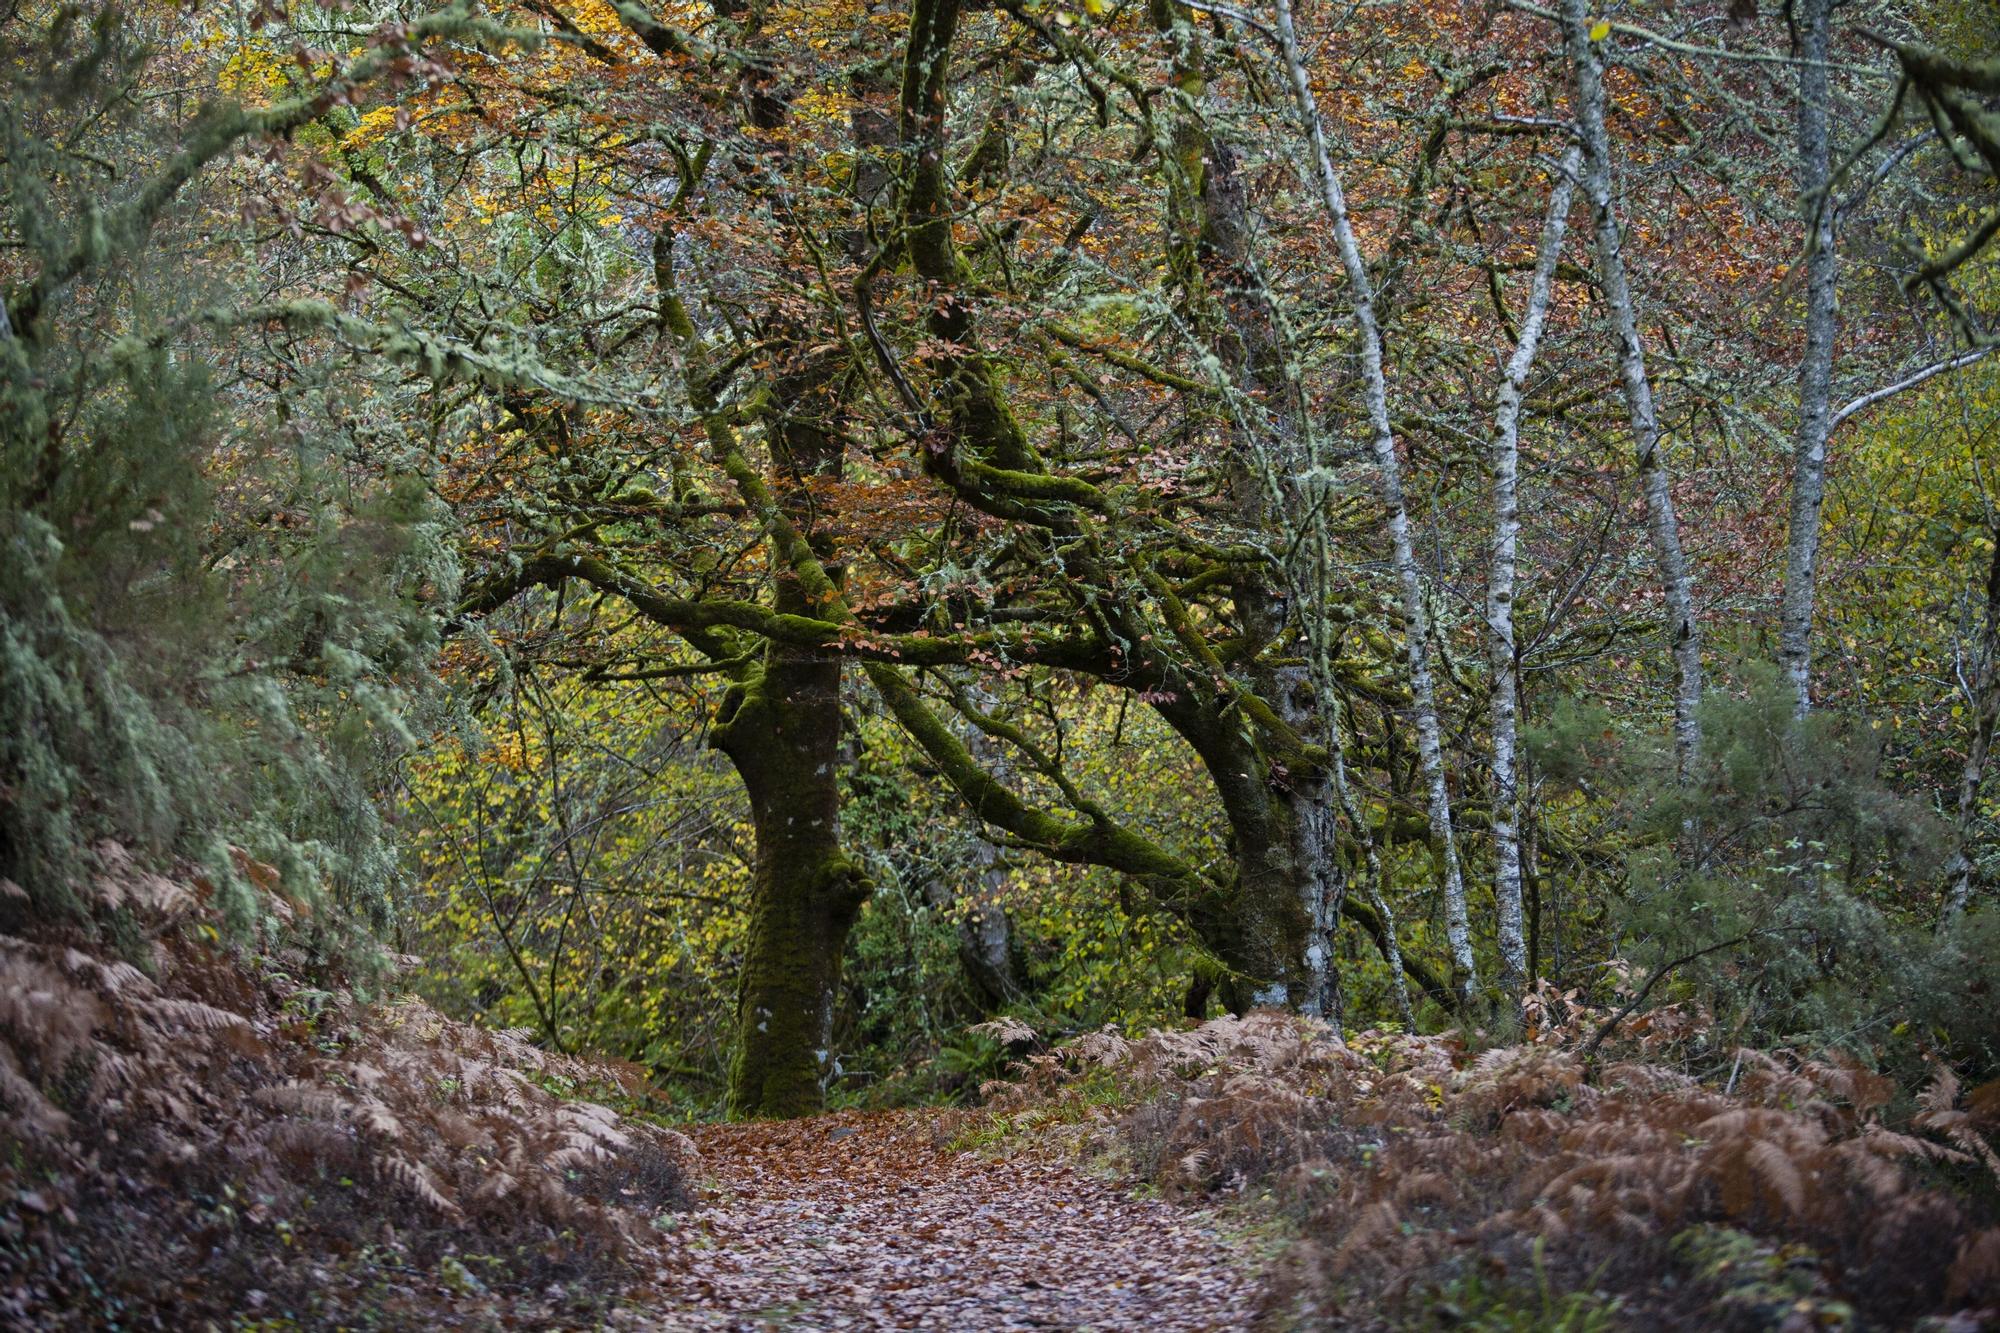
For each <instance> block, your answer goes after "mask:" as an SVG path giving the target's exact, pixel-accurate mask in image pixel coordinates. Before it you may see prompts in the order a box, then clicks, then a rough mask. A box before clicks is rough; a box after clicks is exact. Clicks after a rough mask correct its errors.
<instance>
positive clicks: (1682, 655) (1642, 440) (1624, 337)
mask: <svg viewBox="0 0 2000 1333" xmlns="http://www.w3.org/2000/svg"><path fill="white" fill-rule="evenodd" d="M1562 30H1563V42H1564V45H1565V46H1566V47H1567V49H1568V53H1569V64H1570V75H1571V79H1572V81H1573V85H1574V91H1575V94H1576V106H1575V114H1576V123H1577V129H1578V131H1579V133H1580V134H1581V135H1582V138H1583V150H1584V153H1583V162H1584V167H1583V191H1584V196H1585V198H1587V199H1588V200H1589V201H1590V211H1591V229H1592V238H1593V242H1594V245H1595V248H1596V251H1597V268H1598V275H1597V276H1598V280H1599V282H1601V283H1602V284H1603V288H1604V296H1603V300H1604V306H1605V318H1606V321H1607V322H1608V323H1609V324H1610V326H1611V332H1612V335H1613V338H1614V340H1615V341H1616V343H1617V352H1618V380H1619V385H1620V387H1621V389H1622V390H1623V392H1624V396H1625V412H1626V416H1627V418H1628V420H1629V421H1630V424H1631V430H1632V446H1633V448H1634V450H1635V451H1636V453H1637V461H1638V472H1639V486H1640V490H1641V491H1642V492H1643V493H1644V495H1645V500H1646V535H1647V538H1648V539H1649V541H1650V542H1651V544H1652V548H1653V562H1654V565H1655V568H1656V569H1657V570H1658V577H1659V580H1660V591H1661V593H1662V595H1663V597H1664V598H1665V601H1666V610H1667V633H1668V639H1669V642H1670V643H1671V645H1672V649H1673V657H1674V758H1675V761H1676V767H1677V768H1678V770H1679V772H1680V774H1681V777H1682V778H1683V779H1685V778H1686V777H1687V776H1688V774H1689V773H1690V771H1691V770H1692V769H1693V767H1694V762H1695V757H1696V755H1697V754H1698V753H1699V752H1700V749H1701V719H1700V717H1699V716H1698V714H1697V709H1698V707H1699V705H1700V703H1701V627H1700V624H1699V623H1698V622H1697V620H1696V618H1695V605H1694V576H1693V574H1692V573H1691V572H1690V570H1689V567H1688V560H1687V553H1686V552H1685V551H1684V550H1683V549H1682V548H1681V529H1680V520H1679V518H1678V517H1677V516H1676V515H1675V513H1674V494H1673V485H1672V478H1671V476H1670V475H1669V473H1668V471H1667V461H1666V457H1665V454H1664V453H1663V451H1662V449H1661V443H1660V424H1659V416H1658V414H1657V412H1655V410H1654V407H1653V386H1652V381H1651V380H1650V379H1649V378H1648V377H1647V373H1646V346H1645V343H1644V341H1643V340H1642V339H1641V338H1640V336H1639V315H1638V310H1637V307H1636V306H1635V304H1634V302H1633V298H1632V288H1631V285H1630V283H1629V281H1628V280H1627V278H1626V273H1625V254H1624V246H1623V242H1622V240H1621V238H1620V236H1619V229H1618V214H1617V209H1616V207H1615V203H1614V194H1613V189H1612V153H1611V134H1610V131H1609V130H1608V129H1607V128H1606V127H1605V109H1604V108H1605V96H1604V68H1603V64H1602V62H1601V61H1600V60H1599V58H1598V52H1597V41H1598V40H1601V39H1602V38H1603V37H1604V36H1605V35H1606V33H1607V32H1608V27H1598V28H1593V27H1592V24H1591V19H1590V10H1589V6H1588V4H1587V3H1586V0H1563V6H1562ZM1594 37H1595V40H1594Z"/></svg>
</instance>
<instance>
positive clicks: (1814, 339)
mask: <svg viewBox="0 0 2000 1333" xmlns="http://www.w3.org/2000/svg"><path fill="white" fill-rule="evenodd" d="M1832 10H1833V4H1832V0H1799V3H1798V5H1797V6H1796V7H1795V8H1794V9H1793V11H1792V17H1793V20H1794V21H1795V22H1796V23H1797V24H1798V27H1799V110H1798V133H1799V201H1800V203H1799V211H1800V216H1801V219H1802V221H1803V222H1804V224H1805V236H1806V258H1805V264H1806V346H1805V356H1804V358H1803V359H1802V360H1801V361H1800V362H1799V421H1798V430H1797V432H1796V434H1795V436H1794V439H1793V443H1792V513H1791V524H1790V527H1789V529H1788V532H1787V535H1786V541H1785V596H1784V605H1783V608H1782V610H1781V612H1780V615H1779V624H1778V665H1779V666H1780V667H1781V668H1782V669H1783V671H1784V673H1785V678H1786V680H1787V681H1789V682H1790V684H1791V687H1792V692H1793V695H1794V697H1795V699H1796V701H1797V708H1798V711H1799V713H1801V714H1804V713H1805V711H1806V710H1807V709H1808V708H1810V707H1811V706H1812V688H1811V687H1812V681H1811V673H1812V622H1813V596H1814V593H1815V592H1816V590H1817V583H1818V569H1817V562H1818V558H1819V515H1820V506H1821V504H1822V503H1823V501H1824V500H1825V498H1826V441H1827V434H1828V431H1829V429H1830V424H1829V423H1830V421H1831V417H1832V411H1833V401H1832V400H1833V343H1834V335H1835V333H1836V332H1837V329H1838V323H1837V322H1838V316H1837V312H1836V310H1835V306H1834V297H1835V279H1836V276H1837V273H1838V266H1839V256H1838V254H1837V252H1836V250H1835V248H1834V245H1835V242H1834V234H1833V212H1834V207H1833V199H1832V197H1831V195H1830V194H1829V192H1828V188H1827V186H1828V182H1829V181H1830V180H1831V179H1832V172H1833V150H1832V136H1831V133H1830V131H1829V128H1828V123H1827V122H1828V112H1829V109H1830V103H1831V96H1830V92H1829V89H1828V80H1827V68H1826V52H1827V36H1828V29H1829V28H1830V27H1831V26H1832V23H1831V17H1832Z"/></svg>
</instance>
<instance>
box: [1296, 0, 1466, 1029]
mask: <svg viewBox="0 0 2000 1333" xmlns="http://www.w3.org/2000/svg"><path fill="white" fill-rule="evenodd" d="M1277 20H1278V39H1279V45H1280V48H1281V50H1282V52H1283V56H1284V61H1285V67H1286V71H1287V73H1288V74H1289V76H1290V79H1291V86H1292V97H1293V100H1294V101H1295V103H1296V104H1297V107H1298V112H1299V120H1300V123H1301V124H1302V126H1303V127H1304V130H1305V133H1306V138H1307V140H1308V142H1309V143H1310V144H1311V146H1312V155H1313V160H1312V166H1313V168H1314V170H1315V173H1316V176H1317V184H1318V187H1319V197H1320V203H1321V205H1322V206H1323V207H1324V209H1325V211H1326V215H1327V220H1328V222H1329V223H1330V224H1331V225H1332V228H1333V234H1334V242H1335V244H1336V245H1337V246H1338V247H1339V250H1340V263H1341V268H1342V269H1343V270H1344V271H1345V272H1346V274H1347V285H1348V290H1349V295H1350V298H1351V299H1352V301H1353V303H1354V323H1355V327H1356V331H1357V333H1358V334H1359V340H1360V344H1361V387H1362V396H1363V399H1364V401H1365V402H1366V404H1367V409H1368V424H1369V430H1370V433H1371V437H1372V438H1371V441H1370V443H1371V446H1372V448H1373V451H1374V455H1375V467H1376V475H1377V481H1378V484H1379V486H1380V490H1381V495H1382V504H1383V507H1384V508H1385V509H1386V510H1387V511H1388V519H1389V541H1390V545H1391V553H1392V558H1393V559H1394V561H1395V566H1396V578H1397V582H1398V583H1399V584H1400V585H1401V588H1402V597H1403V613H1404V618H1405V622H1406V624H1405V634H1406V635H1407V639H1406V648H1405V651H1406V655H1407V658H1408V661H1409V666H1410V691H1411V695H1412V697H1413V701H1414V702H1413V711H1414V712H1415V714H1416V719H1415V720H1416V727H1417V755H1418V758H1419V761H1420V763H1421V764H1422V767H1423V775H1424V784H1425V787H1426V788H1427V793H1428V813H1429V818H1430V828H1431V840H1432V842H1433V843H1434V844H1435V846H1436V850H1437V857H1438V861H1439V869H1440V871H1441V877H1442V879H1443V881H1444V903H1445V933H1446V937H1447V939H1448V940H1449V941H1450V944H1451V961H1452V971H1453V978H1452V984H1453V986H1454V988H1455V989H1456V990H1457V992H1458V996H1459V999H1460V1001H1461V1002H1463V1001H1464V1000H1466V999H1467V998H1469V997H1470V996H1471V995H1472V993H1473V992H1474V991H1475V990H1476V989H1477V988H1478V985H1479V976H1478V967H1477V965H1476V963H1475V961H1474V959H1473V955H1472V922H1471V917H1470V914H1469V913H1468V912H1467V910H1466V901H1465V876H1464V872H1463V870H1462V869H1461V867H1460V865H1459V858H1458V843H1457V839H1456V838H1455V837H1454V836H1453V833H1452V820H1451V792H1450V790H1449V788H1448V787H1447V786H1446V783H1445V769H1444V752H1443V747H1442V745H1441V743H1440V741H1439V728H1438V711H1437V690H1436V686H1435V685H1434V683H1433V681H1432V677H1431V663H1430V616H1429V613H1428V610H1427V608H1426V606H1425V601H1424V585H1423V574H1422V571H1420V570H1419V569H1418V567H1417V556H1416V549H1415V546H1414V544H1413V542H1412V541H1411V537H1410V515H1409V509H1408V506H1407V505H1406V504H1405V503H1404V500H1403V469H1402V463H1401V462H1400V461H1399V459H1398V458H1397V455H1396V433H1395V428H1394V426H1393V425H1392V424H1391V422H1390V419H1389V385H1388V376H1387V373H1386V372H1385V371H1384V369H1383V363H1382V330H1381V326H1380V324H1378V323H1377V321H1376V318H1375V295H1374V285H1373V282H1372V281H1371V279H1370V278H1369V276H1368V266H1367V264H1366V263H1365V262H1364V261H1363V260H1362V257H1361V247H1360V244H1359V243H1358V242H1357V241H1356V240H1355V238H1354V227H1353V225H1352V223H1351V222H1350V221H1349V218H1348V213H1347V198H1346V194H1345V192H1344V191H1343V190H1342V188H1341V184H1340V173H1339V172H1338V171H1336V170H1335V169H1334V165H1333V158H1332V155H1331V154H1330V153H1329V152H1328V151H1327V146H1326V128H1325V125H1324V123H1323V122H1322V121H1321V119H1320V114H1319V106H1318V104H1317V103H1316V102H1315V101H1314V99H1313V92H1312V81H1311V79H1310V78H1309V77H1308V76H1307V74H1306V67H1305V58H1304V56H1303V55H1302V54H1301V53H1300V50H1299V39H1298V32H1297V29H1296V28H1295V26H1294V25H1293V22H1292V6H1291V0H1278V5H1277Z"/></svg>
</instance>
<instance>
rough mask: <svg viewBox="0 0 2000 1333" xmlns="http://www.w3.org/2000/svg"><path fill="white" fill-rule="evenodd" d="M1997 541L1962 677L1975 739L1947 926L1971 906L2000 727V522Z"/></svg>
mask: <svg viewBox="0 0 2000 1333" xmlns="http://www.w3.org/2000/svg"><path fill="white" fill-rule="evenodd" d="M1991 536H1992V539H1993V558H1992V563H1991V564H1990V565H1989V567H1988V568H1987V572H1986V605H1985V607H1984V608H1983V610H1984V617H1983V621H1984V623H1979V624H1975V626H1974V628H1973V631H1972V633H1973V636H1974V641H1973V643H1972V644H1971V645H1970V647H1969V649H1968V650H1967V651H1965V652H1964V653H1963V655H1962V659H1961V663H1960V666H1959V678H1960V681H1961V683H1962V686H1963V688H1964V690H1965V693H1966V702H1967V704H1968V706H1969V708H1970V710H1971V713H1972V739H1971V743H1970V744H1968V745H1967V746H1966V751H1965V767H1964V769H1963V770H1961V772H1960V774H1959V780H1958V845H1957V847H1956V849H1955V850H1954V851H1953V853H1952V858H1951V865H1950V867H1949V870H1948V872H1947V873H1948V874H1949V877H1950V884H1951V887H1950V888H1949V889H1948V890H1947V895H1946V898H1945V908H1944V918H1943V921H1942V923H1941V924H1942V925H1943V926H1944V927H1946V928H1949V927H1951V926H1955V925H1957V924H1958V922H1959V921H1960V920H1961V919H1962V918H1963V917H1964V916H1965V911H1966V908H1968V907H1969V906H1971V904H1972V892H1973V889H1974V888H1975V887H1977V885H1978V881H1979V866H1978V863H1977V862H1976V861H1975V860H1974V858H1973V855H1972V851H1973V840H1974V837H1975V836H1976V833H1977V830H1978V825H1979V795H1980V791H1981V789H1982V788H1983V787H1984V786H1985V785H1986V765H1987V761H1988V760H1989V759H1990V758H1991V757H1992V754H1993V735H1994V731H1995V730H1996V727H1997V726H2000V525H1996V526H1995V527H1994V528H1993V530H1992V532H1991Z"/></svg>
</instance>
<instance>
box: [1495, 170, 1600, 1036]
mask: <svg viewBox="0 0 2000 1333" xmlns="http://www.w3.org/2000/svg"><path fill="white" fill-rule="evenodd" d="M1581 164H1582V153H1581V151H1580V150H1578V149H1576V148H1571V149H1570V150H1569V151H1568V152H1566V153H1564V154H1563V158H1562V161H1561V162H1560V163H1558V164H1557V166H1556V178H1555V184H1554V186H1553V187H1552V188H1551V190H1550V192H1549V211H1548V216H1547V218H1546V219H1544V221H1543V223H1542V235H1541V241H1540V244H1539V246H1538V247H1537V249H1536V251H1535V274H1534V278H1533V280H1532V281H1531V282H1530V284H1529V287H1528V308H1527V310H1526V311H1525V312H1524V313H1523V315H1522V317H1521V333H1520V338H1519V340H1518V341H1517V342H1516V343H1515V345H1514V355H1513V356H1512V357H1510V358H1509V359H1508V361H1507V369H1506V371H1505V373H1503V374H1502V375H1501V377H1500V392H1499V407H1498V409H1497V410H1496V411H1495V412H1494V426H1493V451H1492V466H1493V547H1492V559H1491V561H1490V563H1489V564H1488V566H1487V579H1486V660H1487V664H1488V666H1489V667H1490V668H1491V670H1492V673H1493V700H1492V708H1493V900H1494V906H1495V911H1496V914H1497V916H1498V918H1499V944H1500V984H1501V987H1502V989H1504V990H1505V991H1506V992H1507V994H1508V996H1509V997H1510V998H1511V999H1513V1000H1515V1001H1516V1002H1518V1001H1519V999H1520V995H1521V987H1522V985H1523V984H1524V983H1525V982H1526V980H1527V976H1528V967H1529V959H1528V943H1527V938H1526V934H1525V932H1524V930H1523V927H1522V907H1521V836H1520V814H1521V772H1520V768H1521V766H1520V757H1519V755H1518V754H1517V752H1516V751H1517V744H1516V734H1515V733H1516V718H1515V714H1516V711H1517V708H1518V705H1519V699H1520V663H1519V661H1518V660H1517V658H1516V647H1515V643H1514V583H1515V564H1516V548H1517V546H1518V544H1519V540H1520V531H1521V508H1520V498H1519V475H1520V466H1519V465H1520V443H1521V393H1522V386H1523V385H1525V384H1526V383H1527V379H1528V371H1529V369H1530V367H1532V366H1533V365H1534V362H1535V353H1536V351H1537V350H1538V349H1539V348H1540V346H1541V340H1542V326H1543V324H1544V323H1545V322H1546V320H1547V318H1548V312H1549V294H1550V292H1551V290H1552V289H1553V288H1554V286H1555V273H1556V261H1557V260H1558V259H1560V258H1561V256H1562V244H1563V233H1564V232H1565V231H1566V230H1567V229H1568V226H1569V204H1570V195H1571V194H1572V192H1573V191H1574V188H1575V184H1576V173H1577V169H1578V168H1579V166H1581Z"/></svg>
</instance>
